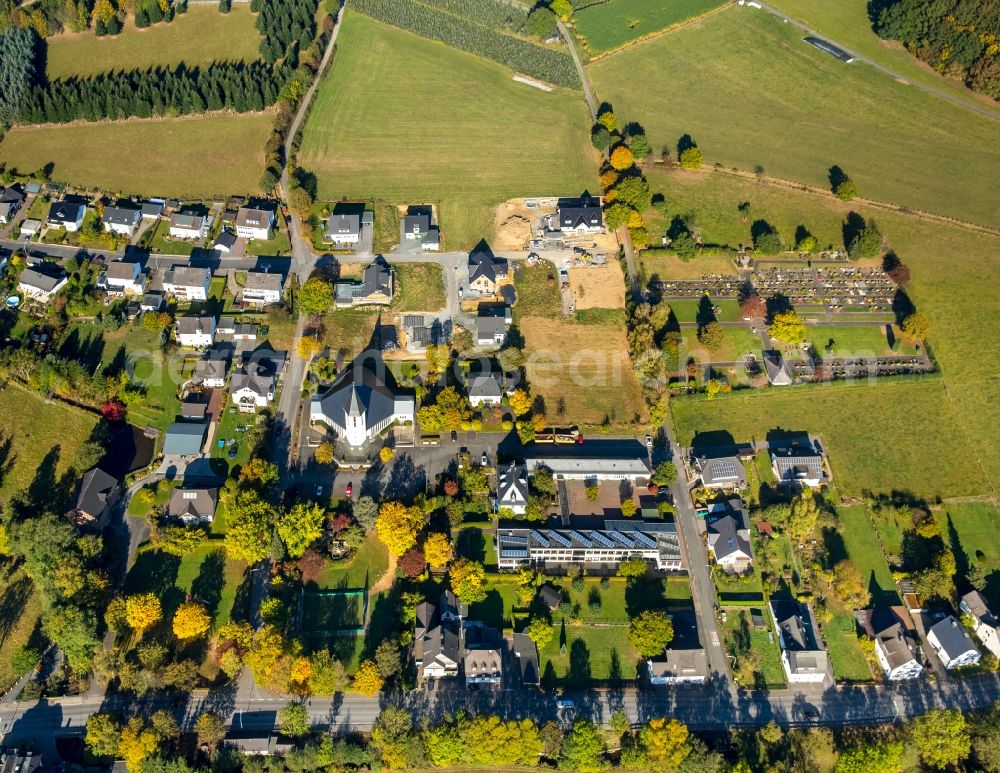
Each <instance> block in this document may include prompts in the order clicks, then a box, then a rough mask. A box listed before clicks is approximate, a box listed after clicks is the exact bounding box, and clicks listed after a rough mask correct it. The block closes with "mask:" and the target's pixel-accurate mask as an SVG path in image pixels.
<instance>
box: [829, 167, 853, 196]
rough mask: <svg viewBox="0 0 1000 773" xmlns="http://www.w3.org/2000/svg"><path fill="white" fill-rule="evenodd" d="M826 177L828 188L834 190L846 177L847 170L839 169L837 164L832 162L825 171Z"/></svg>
mask: <svg viewBox="0 0 1000 773" xmlns="http://www.w3.org/2000/svg"><path fill="white" fill-rule="evenodd" d="M826 179H827V180H829V182H830V190H831V191H834V190H836V189H837V186H839V185H840V184H841V183H842V182H845V181H846V180H847V179H848V177H847V172H845V171H844V170H843V169H841V168H840V167H839V166H837V165H836V164H834V165H833V166H831V167H830V169H829V170H828V171H827V173H826Z"/></svg>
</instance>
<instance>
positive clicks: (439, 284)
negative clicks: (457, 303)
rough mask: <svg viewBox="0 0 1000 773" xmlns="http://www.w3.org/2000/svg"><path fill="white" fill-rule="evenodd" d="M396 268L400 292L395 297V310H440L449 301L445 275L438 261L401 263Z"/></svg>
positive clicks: (393, 304)
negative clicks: (445, 295) (445, 294)
mask: <svg viewBox="0 0 1000 773" xmlns="http://www.w3.org/2000/svg"><path fill="white" fill-rule="evenodd" d="M394 268H395V269H396V282H397V283H398V287H397V290H396V292H397V293H398V294H397V295H396V297H395V298H394V299H393V302H392V308H393V310H394V311H438V310H439V309H443V308H444V307H445V305H446V303H447V301H446V300H445V297H444V277H442V275H441V266H440V265H438V264H437V263H399V264H397V265H396V266H395V267H394Z"/></svg>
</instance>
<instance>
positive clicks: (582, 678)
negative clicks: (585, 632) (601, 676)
mask: <svg viewBox="0 0 1000 773" xmlns="http://www.w3.org/2000/svg"><path fill="white" fill-rule="evenodd" d="M590 678H591V666H590V648H589V647H587V643H586V642H585V641H584V640H583V639H574V640H573V643H572V644H570V645H569V671H568V672H567V674H566V681H567V682H568V683H569V684H570V685H572V686H574V687H584V686H586V685H587V684H589V683H590Z"/></svg>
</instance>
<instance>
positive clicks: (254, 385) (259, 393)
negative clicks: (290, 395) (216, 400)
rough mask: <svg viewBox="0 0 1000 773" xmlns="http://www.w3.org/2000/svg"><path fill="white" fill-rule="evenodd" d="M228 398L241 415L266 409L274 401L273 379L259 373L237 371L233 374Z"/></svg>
mask: <svg viewBox="0 0 1000 773" xmlns="http://www.w3.org/2000/svg"><path fill="white" fill-rule="evenodd" d="M230 398H231V399H232V401H233V405H235V406H236V407H237V408H239V409H240V411H241V412H243V413H253V412H254V411H256V410H257V409H258V408H266V407H267V406H268V404H270V402H271V401H272V400H274V377H273V376H268V375H264V374H263V373H261V372H259V371H257V372H253V373H247V371H246V370H239V371H237V372H236V373H233V376H232V379H231V382H230Z"/></svg>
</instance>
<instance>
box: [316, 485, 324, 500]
mask: <svg viewBox="0 0 1000 773" xmlns="http://www.w3.org/2000/svg"><path fill="white" fill-rule="evenodd" d="M316 496H318V497H321V496H323V484H322V483H320V484H319V485H318V486H316Z"/></svg>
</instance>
